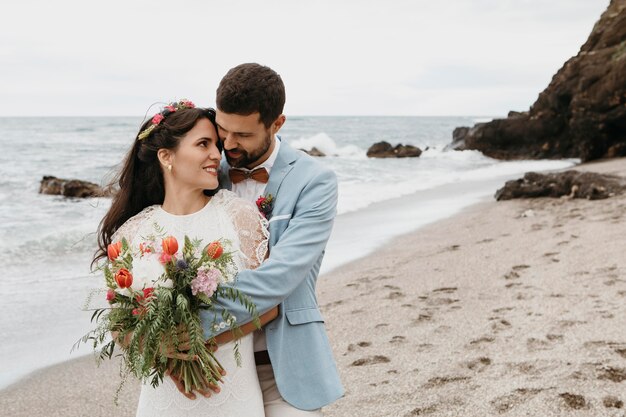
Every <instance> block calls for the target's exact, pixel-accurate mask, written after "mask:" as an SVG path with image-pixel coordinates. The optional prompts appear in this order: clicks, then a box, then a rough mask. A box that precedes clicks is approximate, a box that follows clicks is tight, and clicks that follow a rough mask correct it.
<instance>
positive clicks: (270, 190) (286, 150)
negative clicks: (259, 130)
mask: <svg viewBox="0 0 626 417" xmlns="http://www.w3.org/2000/svg"><path fill="white" fill-rule="evenodd" d="M279 139H280V137H279ZM298 156H299V155H298V151H295V150H294V149H293V148H292V147H290V146H289V145H287V143H286V142H284V141H282V140H281V141H280V149H279V150H278V155H277V156H276V161H274V165H273V166H272V171H271V172H270V179H269V181H268V182H267V185H266V186H265V195H266V196H267V195H270V194H271V195H273V196H274V197H276V195H277V194H278V190H279V189H280V185H281V184H282V183H283V180H284V179H285V177H286V176H287V174H288V173H289V171H291V169H292V168H293V163H294V162H295V161H296V159H298Z"/></svg>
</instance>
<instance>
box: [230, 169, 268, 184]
mask: <svg viewBox="0 0 626 417" xmlns="http://www.w3.org/2000/svg"><path fill="white" fill-rule="evenodd" d="M228 176H229V177H230V181H231V182H232V183H233V184H237V183H239V182H241V181H243V180H247V179H251V180H255V181H258V182H262V183H263V184H267V181H268V180H269V179H270V174H269V173H268V172H267V170H266V169H265V168H256V169H253V170H252V171H243V170H241V169H234V168H233V169H230V170H229V171H228Z"/></svg>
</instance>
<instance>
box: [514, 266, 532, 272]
mask: <svg viewBox="0 0 626 417" xmlns="http://www.w3.org/2000/svg"><path fill="white" fill-rule="evenodd" d="M528 268H530V265H513V268H511V269H513V271H521V270H523V269H528Z"/></svg>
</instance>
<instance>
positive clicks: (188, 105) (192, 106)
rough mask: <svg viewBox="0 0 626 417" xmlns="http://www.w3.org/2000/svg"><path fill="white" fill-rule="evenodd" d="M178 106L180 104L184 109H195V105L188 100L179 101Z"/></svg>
mask: <svg viewBox="0 0 626 417" xmlns="http://www.w3.org/2000/svg"><path fill="white" fill-rule="evenodd" d="M180 104H182V105H183V106H184V107H187V108H190V109H193V108H194V107H196V105H195V104H193V103H192V102H191V101H189V100H181V101H180Z"/></svg>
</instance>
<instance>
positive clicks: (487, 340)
mask: <svg viewBox="0 0 626 417" xmlns="http://www.w3.org/2000/svg"><path fill="white" fill-rule="evenodd" d="M495 340H496V338H495V337H493V336H483V337H481V338H478V339H474V340H472V341H471V342H470V343H469V344H470V345H481V344H483V343H492V342H494V341H495Z"/></svg>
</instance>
